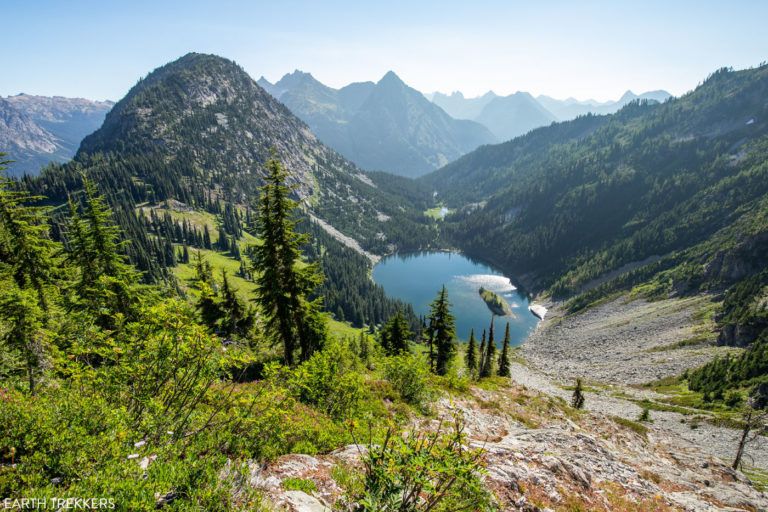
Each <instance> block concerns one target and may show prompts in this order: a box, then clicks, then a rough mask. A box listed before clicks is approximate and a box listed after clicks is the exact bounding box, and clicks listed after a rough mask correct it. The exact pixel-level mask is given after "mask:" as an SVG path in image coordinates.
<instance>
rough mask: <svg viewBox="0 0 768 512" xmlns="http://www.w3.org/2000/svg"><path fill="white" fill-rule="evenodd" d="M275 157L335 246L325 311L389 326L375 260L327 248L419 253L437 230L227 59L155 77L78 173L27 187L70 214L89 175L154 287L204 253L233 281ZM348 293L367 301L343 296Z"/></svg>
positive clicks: (179, 64) (183, 64) (189, 59)
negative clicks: (372, 269) (374, 279)
mask: <svg viewBox="0 0 768 512" xmlns="http://www.w3.org/2000/svg"><path fill="white" fill-rule="evenodd" d="M273 153H274V155H276V156H277V157H278V158H280V159H281V161H283V162H285V166H286V168H287V170H288V175H287V182H288V184H289V186H290V187H291V190H292V194H293V196H294V197H295V199H297V200H298V201H300V204H301V207H302V208H301V218H302V219H303V220H302V222H301V223H300V228H301V229H302V230H303V231H311V230H312V229H313V227H312V226H311V225H310V220H309V219H310V218H315V219H319V221H321V222H322V224H321V225H322V226H325V227H326V228H327V229H328V230H329V231H332V233H333V235H334V237H336V238H334V237H324V238H323V245H324V246H325V248H323V249H322V250H318V251H317V252H316V257H317V258H318V263H320V264H322V265H323V266H324V267H325V268H326V272H327V273H328V275H331V276H333V278H334V280H333V281H329V282H327V283H326V284H325V287H324V289H323V291H324V292H325V293H326V294H327V295H328V301H327V303H326V307H327V308H328V309H329V310H330V311H332V312H334V313H337V314H338V313H340V312H344V315H343V318H344V319H346V320H348V321H351V322H353V323H354V324H355V325H357V326H362V325H363V324H373V323H380V322H382V321H383V320H385V319H386V318H387V316H388V315H389V314H391V313H392V311H393V310H394V309H395V308H396V307H397V304H396V303H395V302H393V301H390V300H389V299H387V298H386V297H385V296H384V294H383V292H382V291H381V289H380V288H378V287H375V286H370V283H368V282H367V280H368V277H367V269H368V267H369V265H370V263H369V262H368V260H366V259H364V258H350V257H345V256H343V255H342V254H344V253H343V251H341V249H339V248H336V247H332V248H329V244H341V243H343V244H346V245H348V246H351V247H355V248H356V249H358V250H361V249H362V250H365V251H367V252H369V253H374V254H385V253H388V252H391V251H394V250H396V249H398V248H401V249H406V250H407V249H417V248H420V247H422V246H428V245H429V244H430V240H432V239H434V237H435V235H436V233H435V231H434V229H433V227H431V226H429V225H426V224H425V223H423V222H422V218H423V215H422V211H421V210H416V209H414V208H412V207H411V206H409V204H410V203H409V202H408V201H401V200H400V199H399V197H398V196H395V195H394V194H393V193H392V192H391V191H387V190H385V188H386V187H384V186H381V187H380V186H378V185H377V184H376V183H375V182H373V181H372V180H371V179H370V178H369V177H368V176H366V175H365V174H363V172H362V171H361V170H360V169H358V168H357V167H356V166H355V165H354V164H352V163H350V162H349V161H347V160H345V159H344V158H343V157H341V156H340V155H338V154H337V153H335V152H334V151H333V150H331V149H329V148H328V147H326V146H324V145H323V144H322V143H320V142H319V141H318V140H317V139H316V138H315V136H314V135H313V134H312V133H311V132H310V130H309V128H308V127H307V126H306V125H305V124H304V123H303V122H302V121H301V120H299V119H298V118H296V117H295V116H294V115H293V114H291V113H290V111H289V110H288V109H287V108H286V107H285V106H284V105H282V104H281V103H279V102H278V101H277V100H275V99H274V98H273V97H272V96H270V95H269V94H268V93H266V92H265V91H264V90H263V89H262V88H261V87H259V86H258V85H257V84H256V83H255V82H254V81H253V80H252V79H251V78H250V77H249V76H248V75H247V74H246V73H245V72H244V71H243V70H242V69H241V68H240V67H239V66H237V65H236V64H235V63H234V62H231V61H229V60H226V59H223V58H221V57H216V56H211V55H202V54H189V55H186V56H184V57H182V58H181V59H179V60H177V61H174V62H172V63H170V64H168V65H166V66H163V67H161V68H159V69H157V70H155V71H154V72H152V73H150V74H149V75H148V76H147V77H146V78H144V79H142V80H140V81H139V82H138V83H137V85H136V86H135V87H134V88H133V89H131V91H130V92H129V93H128V95H127V96H126V97H125V98H123V99H122V100H121V101H119V102H118V103H117V104H116V105H115V107H114V109H113V110H112V111H111V112H110V114H109V115H108V116H107V118H106V119H105V122H104V125H103V126H102V127H101V128H100V129H99V130H97V131H96V132H94V133H93V134H92V135H90V136H88V137H87V138H86V139H85V140H84V141H83V143H82V145H81V148H80V151H79V152H78V154H77V155H76V157H75V159H74V160H73V161H72V162H71V163H67V164H64V165H54V166H49V167H48V168H46V169H45V171H44V172H43V174H42V175H41V176H39V177H36V178H25V179H24V180H23V184H24V185H25V186H26V188H27V189H28V190H30V191H33V192H34V193H35V194H38V195H40V196H43V197H45V198H46V201H47V203H48V204H51V205H53V206H55V207H57V208H56V210H55V211H56V212H57V215H61V214H62V213H63V212H64V210H66V206H65V203H66V201H67V197H68V195H69V194H74V197H75V198H78V197H79V196H80V192H79V191H80V189H81V182H82V176H81V175H82V174H85V175H86V176H88V177H90V178H91V179H92V180H93V182H94V183H96V184H97V186H98V188H99V190H100V191H101V192H102V193H104V194H105V196H106V197H107V199H108V201H109V202H110V204H111V205H112V207H113V209H114V217H115V219H116V220H117V222H118V224H119V226H120V228H121V230H122V232H123V233H124V237H125V240H126V243H125V245H124V250H125V252H126V253H127V255H128V256H129V258H130V261H131V262H132V263H133V264H135V265H136V266H137V267H138V268H139V270H141V271H142V272H143V273H144V279H145V280H146V281H148V282H151V281H158V280H165V279H167V278H168V277H169V276H170V274H171V269H173V273H174V274H179V268H178V267H177V265H180V264H182V263H183V264H185V265H186V266H185V267H184V268H183V269H182V270H181V273H182V274H185V273H187V272H188V269H189V265H190V264H191V263H192V262H191V261H190V256H189V254H188V253H189V252H190V251H193V250H197V249H200V250H203V251H212V252H210V253H206V255H207V256H208V257H211V258H213V259H214V261H221V262H222V263H225V262H226V258H232V259H233V260H235V261H230V263H227V265H226V267H227V268H230V272H234V271H237V269H238V266H239V262H240V261H241V260H242V258H243V256H244V253H245V252H246V250H247V247H248V245H249V244H252V243H253V242H254V239H253V236H252V234H253V226H252V223H253V218H254V204H255V203H256V201H257V200H258V194H259V187H260V186H261V185H262V183H263V178H264V173H265V163H266V161H267V160H268V159H269V158H271V157H272V155H273ZM381 181H382V183H385V182H386V180H383V179H382V180H381ZM60 229H61V228H59V227H56V230H57V231H58V230H60ZM360 248H361V249H360ZM215 252H219V253H223V254H222V256H223V257H224V258H225V259H224V260H221V259H220V258H217V257H215ZM320 255H322V256H323V258H320ZM320 260H322V261H320ZM232 265H234V268H231V266H232ZM331 267H332V268H331ZM239 273H240V274H241V276H242V277H247V278H249V279H250V278H251V276H249V275H248V274H247V272H245V271H244V270H243V269H241V270H240V271H239ZM361 279H362V280H364V281H365V282H359V283H357V282H356V280H358V281H359V280H361ZM350 286H355V287H356V289H358V290H366V292H365V293H364V294H360V293H355V292H354V291H353V290H352V289H350V290H349V291H347V290H345V287H350ZM401 306H402V305H401ZM408 311H409V317H410V319H411V320H412V321H414V322H415V320H414V318H415V317H413V314H412V312H410V309H408Z"/></svg>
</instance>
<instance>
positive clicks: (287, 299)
mask: <svg viewBox="0 0 768 512" xmlns="http://www.w3.org/2000/svg"><path fill="white" fill-rule="evenodd" d="M267 171H268V174H267V177H266V178H265V181H266V183H265V184H264V186H263V187H262V188H261V197H260V201H259V208H258V219H257V222H256V224H257V230H256V231H257V235H258V236H259V237H260V238H261V239H262V241H263V243H262V244H261V245H257V246H255V247H254V248H253V251H252V254H251V257H252V259H253V263H254V267H255V268H256V269H257V270H260V271H261V274H260V275H259V277H258V278H257V284H258V292H257V302H258V304H259V306H260V307H261V310H262V313H263V314H264V317H265V318H266V327H267V329H268V331H269V333H270V334H271V335H272V336H273V338H274V339H275V341H276V342H277V343H280V344H281V345H282V346H283V358H284V360H285V363H286V364H288V365H293V364H294V361H295V357H294V353H295V351H296V349H297V348H299V349H300V357H301V359H302V360H307V359H309V357H310V356H311V355H312V353H313V352H314V351H316V350H318V349H320V348H322V346H323V344H324V343H325V339H326V338H327V325H326V322H325V318H324V317H323V316H322V315H321V313H320V308H321V305H322V302H321V299H315V300H314V301H312V300H310V299H309V294H310V293H312V292H313V291H314V289H315V288H316V287H317V286H318V285H319V284H320V283H321V281H322V275H321V274H320V272H319V268H318V266H317V264H316V263H312V264H305V265H300V263H301V252H300V247H301V246H303V245H304V244H305V243H306V241H307V236H306V235H303V234H299V233H297V231H296V221H295V220H294V219H293V212H294V210H295V208H296V202H295V201H293V200H291V199H290V198H289V197H288V195H289V193H290V189H289V188H288V187H287V186H286V185H285V180H286V177H287V174H286V172H285V170H284V169H283V166H282V164H281V163H280V162H279V161H277V160H276V159H274V158H272V159H270V160H269V161H268V162H267Z"/></svg>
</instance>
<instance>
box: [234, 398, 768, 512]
mask: <svg viewBox="0 0 768 512" xmlns="http://www.w3.org/2000/svg"><path fill="white" fill-rule="evenodd" d="M435 413H436V418H437V419H435V420H433V421H423V422H421V423H419V424H415V425H414V428H415V429H417V431H430V430H434V429H436V428H438V424H439V423H440V422H442V425H443V427H444V425H445V423H450V421H451V417H452V415H454V414H456V413H459V414H460V415H461V417H463V418H464V421H465V422H466V425H465V430H464V433H465V434H466V436H467V439H466V444H467V445H468V446H469V447H471V448H474V449H479V450H482V451H483V455H482V463H483V465H484V466H485V468H486V471H487V473H486V475H485V477H484V484H485V485H486V486H487V487H488V488H489V489H492V490H493V492H494V494H495V496H496V498H497V505H498V507H499V510H504V511H520V512H551V511H554V510H591V511H600V512H613V511H620V510H621V511H624V510H659V511H670V512H672V511H678V512H693V511H713V512H714V511H717V510H761V509H762V508H764V507H766V506H768V496H766V494H765V493H762V492H760V491H758V490H756V489H755V488H754V487H752V485H751V484H750V483H749V481H748V480H747V479H746V478H745V477H744V475H743V474H741V473H740V472H737V471H734V470H733V469H731V468H729V467H728V466H726V465H725V464H723V463H722V462H721V461H719V460H718V459H717V458H714V457H712V456H711V455H709V454H707V453H706V452H705V451H702V450H700V449H698V448H696V447H695V446H694V445H692V444H691V443H688V442H685V441H683V440H681V439H680V438H677V437H676V436H674V435H670V434H669V433H668V432H667V431H665V430H664V429H662V428H655V427H654V426H653V424H651V423H638V422H636V421H633V420H626V419H623V418H622V417H620V416H612V415H609V414H604V413H601V412H597V411H590V412H581V411H574V410H573V409H570V408H569V407H568V406H567V405H566V404H565V401H564V400H562V399H560V398H558V397H553V396H549V395H547V394H543V393H540V392H538V391H535V390H532V389H529V388H528V387H527V386H525V385H522V384H513V385H509V386H506V385H505V386H503V387H500V388H498V389H495V390H494V391H487V390H481V389H478V388H474V389H472V390H470V392H468V393H465V394H464V395H463V396H461V397H454V398H452V399H451V400H449V399H447V398H443V399H441V400H440V401H438V402H437V403H436V404H435ZM366 451H367V447H366V446H365V445H349V446H346V447H344V448H340V449H338V450H336V451H333V452H331V453H329V454H323V455H316V456H310V455H305V454H290V455H284V456H282V457H279V458H277V459H276V460H274V461H271V462H270V463H269V464H265V465H261V464H259V463H257V462H256V461H251V462H249V464H248V468H249V474H248V476H247V477H243V475H236V474H235V473H236V471H237V470H236V469H235V465H234V464H233V463H231V462H229V463H227V465H226V466H225V467H224V469H223V470H222V478H230V479H232V477H236V478H234V480H235V481H238V482H241V485H242V486H244V487H249V488H254V489H257V490H259V491H260V492H262V493H263V495H264V497H265V500H266V501H267V502H268V503H270V504H272V505H274V506H277V507H280V508H281V509H285V510H289V511H293V512H323V511H330V510H336V509H338V508H342V507H344V506H345V505H346V503H347V496H345V493H344V489H343V488H342V487H341V486H340V485H339V483H338V481H337V480H336V479H335V478H334V475H338V474H340V473H341V474H344V473H357V472H363V471H364V467H363V462H362V460H361V459H362V458H363V456H364V454H365V453H366ZM297 480H299V481H311V482H313V484H314V486H313V487H314V490H312V491H309V490H308V491H306V492H305V491H300V490H286V487H287V485H286V484H285V482H288V481H297ZM239 490H242V489H239ZM237 491H238V489H236V490H235V492H237Z"/></svg>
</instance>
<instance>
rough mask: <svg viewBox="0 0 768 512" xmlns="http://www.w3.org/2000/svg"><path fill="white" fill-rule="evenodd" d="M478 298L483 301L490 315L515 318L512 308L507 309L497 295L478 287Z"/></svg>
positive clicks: (505, 303)
mask: <svg viewBox="0 0 768 512" xmlns="http://www.w3.org/2000/svg"><path fill="white" fill-rule="evenodd" d="M480 297H481V298H482V299H483V300H484V301H485V305H486V306H488V309H490V310H491V313H493V314H494V315H497V316H515V314H514V313H513V312H512V308H511V307H509V304H507V301H506V300H504V297H502V296H501V295H499V294H498V293H495V292H492V291H491V290H487V289H485V288H483V287H482V286H481V287H480Z"/></svg>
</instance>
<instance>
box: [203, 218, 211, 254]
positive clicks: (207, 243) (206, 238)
mask: <svg viewBox="0 0 768 512" xmlns="http://www.w3.org/2000/svg"><path fill="white" fill-rule="evenodd" d="M211 247H212V246H211V233H210V232H209V231H208V224H206V225H205V227H204V228H203V248H205V249H210V248H211Z"/></svg>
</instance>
